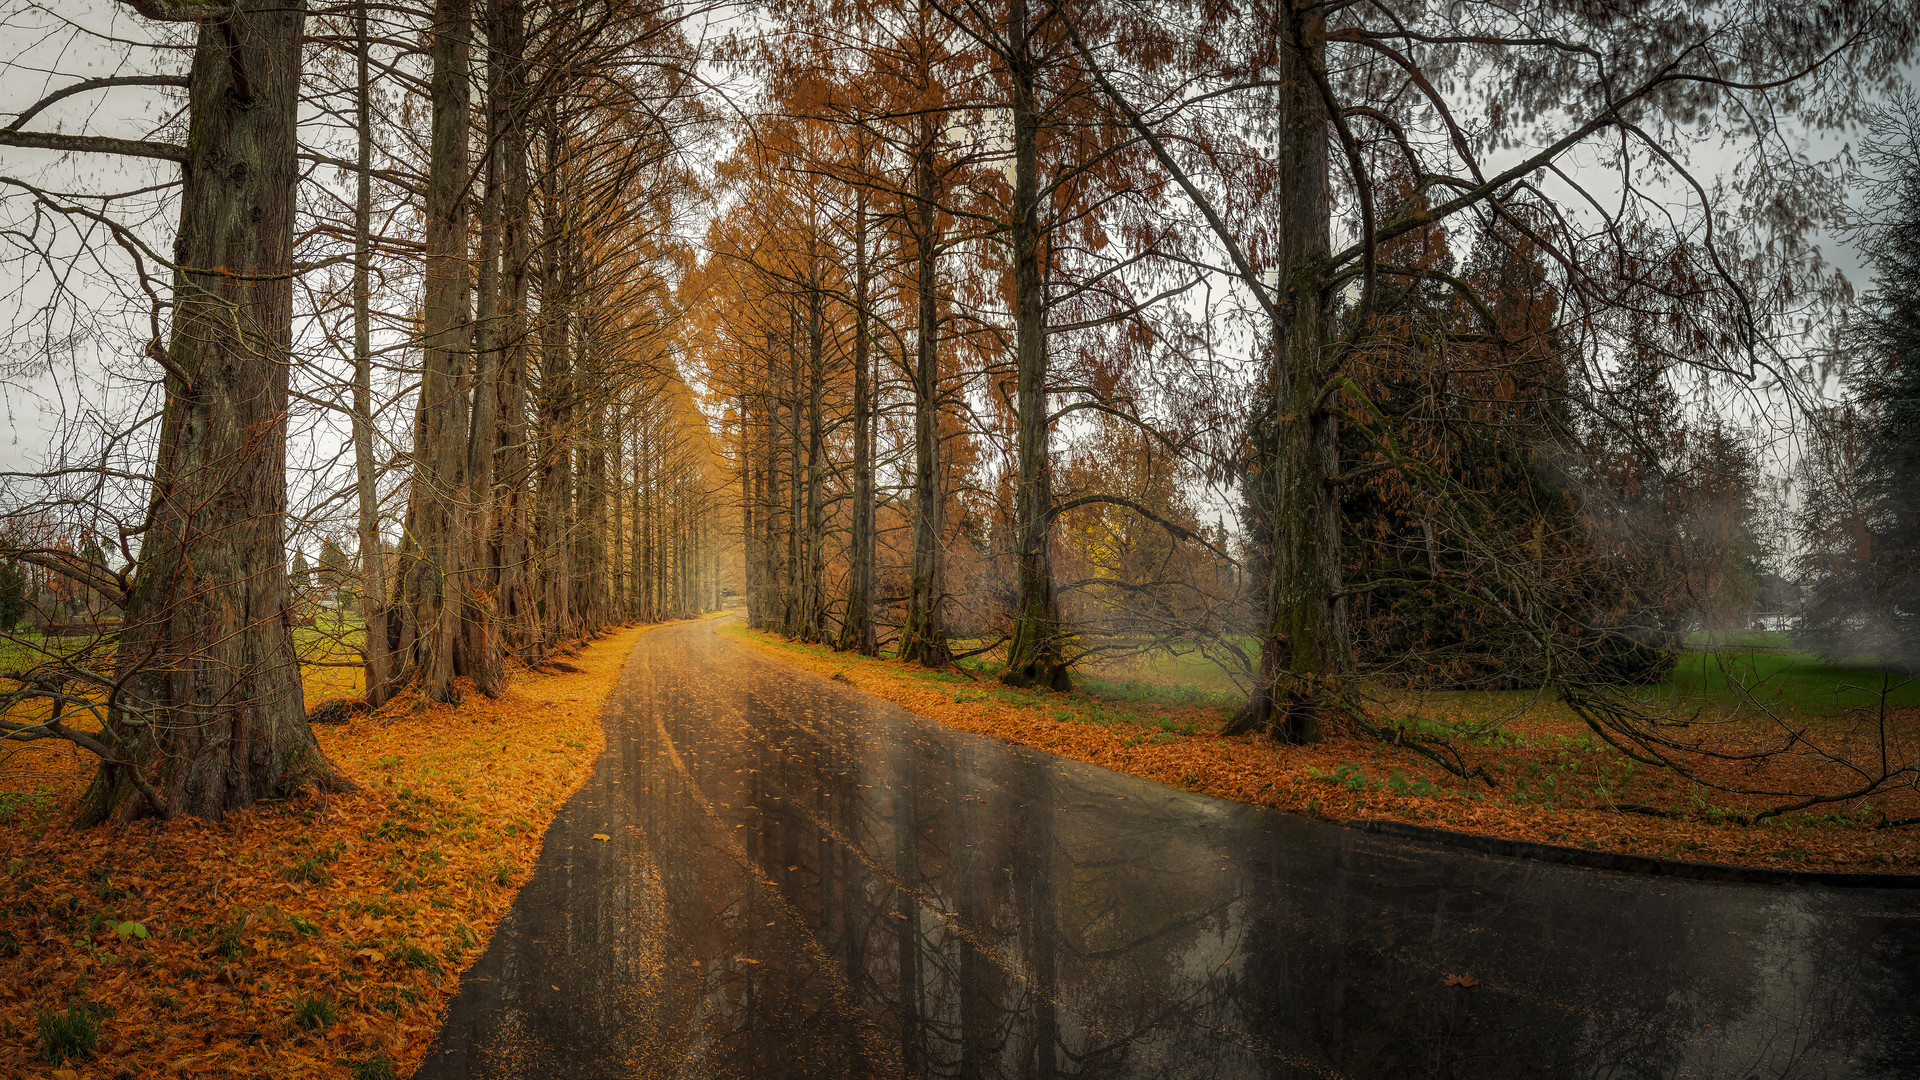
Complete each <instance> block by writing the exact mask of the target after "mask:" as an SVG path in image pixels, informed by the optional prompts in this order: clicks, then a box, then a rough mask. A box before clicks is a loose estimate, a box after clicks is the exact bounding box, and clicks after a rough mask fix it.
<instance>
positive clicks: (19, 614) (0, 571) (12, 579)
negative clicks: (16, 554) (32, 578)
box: [0, 562, 27, 633]
mask: <svg viewBox="0 0 1920 1080" xmlns="http://www.w3.org/2000/svg"><path fill="white" fill-rule="evenodd" d="M26 617H27V575H26V572H25V571H23V570H21V569H20V567H18V566H16V565H15V564H13V563H12V562H0V633H8V632H11V631H12V630H13V629H14V628H15V627H17V626H19V625H20V620H22V619H24V618H26Z"/></svg>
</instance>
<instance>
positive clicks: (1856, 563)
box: [1800, 91, 1920, 669]
mask: <svg viewBox="0 0 1920 1080" xmlns="http://www.w3.org/2000/svg"><path fill="white" fill-rule="evenodd" d="M1870 130H1871V133H1872V137H1871V138H1870V139H1868V140H1866V141H1865V142H1863V143H1862V147H1861V156H1862V166H1863V168H1864V170H1865V173H1864V175H1863V176H1862V177H1861V182H1862V186H1863V187H1864V188H1865V189H1866V206H1865V210H1864V213H1863V215H1862V217H1861V218H1860V219H1859V220H1858V221H1856V222H1855V224H1854V227H1853V233H1854V236H1855V237H1856V238H1857V239H1858V241H1859V243H1860V248H1861V250H1862V252H1863V253H1864V254H1865V255H1866V257H1867V259H1868V262H1869V264H1870V265H1871V266H1872V268H1873V275H1874V277H1873V289H1872V291H1871V292H1870V293H1868V295H1867V297H1866V300H1865V304H1864V310H1863V311H1862V313H1861V316H1862V317H1861V319H1860V321H1859V323H1858V325H1857V326H1856V328H1855V329H1854V330H1853V331H1852V332H1851V333H1850V334H1849V335H1847V336H1846V337H1845V338H1844V340H1843V345H1844V347H1845V348H1846V349H1847V350H1848V352H1849V354H1850V356H1849V359H1850V360H1851V363H1852V367H1851V370H1850V372H1849V374H1848V379H1847V390H1848V392H1849V396H1850V398H1851V401H1850V402H1849V404H1848V405H1847V406H1845V407H1844V408H1841V409H1836V410H1833V411H1831V412H1829V413H1826V414H1824V415H1822V416H1820V417H1819V418H1818V419H1817V420H1816V423H1815V425H1814V426H1813V430H1812V433H1811V438H1810V442H1811V444H1812V445H1811V446H1810V448H1809V452H1808V454H1807V455H1806V457H1805V458H1804V460H1803V463H1802V467H1801V470H1800V475H1801V479H1802V481H1803V484H1802V490H1803V495H1804V498H1805V503H1804V507H1803V510H1802V514H1801V522H1802V524H1801V533H1802V536H1803V538H1804V540H1805V541H1806V544H1807V548H1808V552H1807V554H1806V555H1805V556H1804V557H1803V558H1802V561H1801V565H1802V569H1803V571H1804V572H1805V576H1806V578H1807V579H1808V580H1807V582H1806V583H1807V584H1808V585H1810V586H1811V591H1810V593H1809V595H1808V597H1807V599H1806V606H1805V609H1804V613H1803V615H1802V617H1801V619H1800V632H1801V633H1802V634H1803V635H1805V637H1806V638H1807V640H1808V641H1809V643H1811V644H1812V645H1814V646H1815V647H1816V648H1818V649H1819V650H1820V651H1821V652H1823V653H1825V654H1826V655H1829V656H1840V655H1846V654H1860V653H1866V654H1871V655H1876V656H1879V657H1882V658H1884V659H1887V660H1891V661H1894V662H1897V663H1900V664H1903V665H1905V666H1907V667H1908V668H1909V669H1912V668H1914V667H1916V666H1920V96H1916V95H1915V94H1914V93H1913V92H1912V91H1908V92H1907V93H1906V94H1904V95H1902V96H1901V97H1900V98H1898V99H1896V100H1895V101H1894V102H1893V103H1891V104H1889V105H1887V106H1885V107H1883V108H1881V109H1879V110H1877V111H1876V112H1875V113H1874V115H1873V119H1872V125H1871V128H1870Z"/></svg>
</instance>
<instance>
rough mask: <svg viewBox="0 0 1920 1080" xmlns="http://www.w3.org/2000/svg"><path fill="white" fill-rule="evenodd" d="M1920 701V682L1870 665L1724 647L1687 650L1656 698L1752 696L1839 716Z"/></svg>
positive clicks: (1736, 699)
mask: <svg viewBox="0 0 1920 1080" xmlns="http://www.w3.org/2000/svg"><path fill="white" fill-rule="evenodd" d="M1883 689H1884V690H1886V691H1887V704H1888V705H1889V706H1902V705H1920V680H1916V679H1909V678H1905V677H1902V676H1900V675H1897V674H1889V673H1887V672H1883V671H1879V670H1876V669H1874V668H1872V667H1869V666H1865V665H1858V666H1855V665H1848V664H1834V663H1830V662H1828V661H1826V660H1823V659H1821V658H1820V657H1817V656H1815V655H1813V654H1812V653H1805V652H1772V651H1769V652H1752V651H1747V650H1738V649H1721V650H1715V651H1711V652H1693V651H1689V652H1684V653H1681V654H1680V658H1679V661H1678V662H1677V663H1676V664H1675V665H1674V668H1673V673H1672V674H1671V675H1670V676H1669V677H1668V678H1667V681H1666V682H1665V683H1663V684H1661V685H1660V686H1659V687H1656V688H1654V692H1655V694H1656V696H1667V697H1672V698H1676V699H1680V700H1688V701H1705V702H1710V703H1715V704H1723V705H1727V706H1738V705H1740V704H1743V703H1744V702H1745V701H1746V700H1747V698H1748V696H1749V695H1751V697H1752V700H1754V701H1757V702H1759V703H1760V704H1763V705H1766V706H1768V707H1770V708H1783V709H1787V710H1791V711H1794V712H1801V713H1815V714H1829V715H1830V714H1837V713H1840V712H1844V711H1847V710H1849V709H1859V708H1871V707H1874V706H1876V705H1878V703H1879V701H1880V692H1881V691H1882V690H1883Z"/></svg>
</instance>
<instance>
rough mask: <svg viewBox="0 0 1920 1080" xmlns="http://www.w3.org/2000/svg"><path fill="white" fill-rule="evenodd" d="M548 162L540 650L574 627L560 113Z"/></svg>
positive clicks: (550, 128) (550, 130) (552, 123)
mask: <svg viewBox="0 0 1920 1080" xmlns="http://www.w3.org/2000/svg"><path fill="white" fill-rule="evenodd" d="M546 139H547V169H546V175H545V176H544V177H543V179H542V185H543V187H544V188H545V191H544V192H543V197H542V203H543V206H544V223H545V227H546V235H545V236H544V237H543V238H542V239H543V240H544V241H545V243H544V245H543V246H544V248H545V251H544V254H543V259H542V262H543V266H542V279H543V280H542V282H541V289H540V320H541V326H540V397H541V408H540V412H541V429H542V430H541V439H540V442H541V446H540V488H539V504H538V505H539V520H538V522H537V531H538V537H537V542H538V545H539V551H540V571H539V575H540V585H539V609H540V650H541V653H542V655H544V654H545V653H546V652H547V651H549V650H551V649H552V648H554V647H555V646H557V645H558V644H559V643H560V642H561V641H563V640H565V639H567V638H570V637H571V636H572V635H573V615H572V611H571V608H570V605H569V600H570V598H571V597H570V590H569V589H568V583H569V582H570V581H571V580H572V568H571V563H572V532H573V446H572V438H573V432H572V413H573V406H572V394H573V391H572V371H571V366H570V362H569V361H570V355H571V354H570V346H569V343H568V330H569V324H570V322H571V321H572V320H571V313H570V310H569V305H570V302H571V297H570V296H569V294H568V287H569V284H570V282H571V279H572V271H571V267H570V265H569V264H570V261H571V258H570V249H571V245H572V235H571V231H570V230H569V228H568V225H567V222H566V221H565V220H564V219H563V217H562V212H561V210H560V200H559V197H558V194H557V192H556V191H555V190H554V188H555V185H557V184H558V182H559V181H558V178H557V176H556V173H557V170H558V168H559V159H560V132H559V123H558V120H557V119H555V118H554V117H552V116H551V115H549V117H548V122H547V131H546Z"/></svg>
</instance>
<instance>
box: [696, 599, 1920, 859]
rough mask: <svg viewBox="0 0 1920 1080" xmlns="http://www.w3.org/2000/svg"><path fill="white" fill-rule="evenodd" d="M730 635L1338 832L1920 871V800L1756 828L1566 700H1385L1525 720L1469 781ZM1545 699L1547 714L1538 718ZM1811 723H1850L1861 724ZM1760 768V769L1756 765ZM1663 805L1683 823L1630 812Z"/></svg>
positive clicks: (1193, 705)
mask: <svg viewBox="0 0 1920 1080" xmlns="http://www.w3.org/2000/svg"><path fill="white" fill-rule="evenodd" d="M725 632H726V633H728V634H730V635H733V636H735V637H736V638H737V639H739V640H740V641H742V642H743V643H745V644H748V645H750V646H752V647H753V648H756V649H759V650H761V651H763V652H764V653H766V654H768V655H770V656H774V657H776V658H778V659H780V660H783V661H785V662H788V663H791V664H794V665H796V666H799V667H802V668H805V669H807V670H810V671H814V672H816V673H819V674H822V675H826V676H829V677H832V678H836V679H839V680H840V681H842V682H846V683H848V684H850V685H852V686H854V687H856V688H858V689H860V690H864V691H866V692H868V693H871V694H874V695H875V696H878V697H881V698H885V699H887V700H890V701H893V702H895V703H897V704H900V705H902V706H904V707H906V708H908V709H910V710H912V711H914V712H917V713H919V714H921V715H923V716H928V717H931V718H933V719H936V720H939V721H942V722H944V723H947V724H950V725H952V726H954V727H957V728H960V729H962V730H965V731H971V732H974V733H976V734H981V735H988V736H993V737H997V738H1003V739H1007V740H1009V741H1012V742H1017V743H1021V744H1023V745H1027V746H1032V747H1036V748H1038V749H1041V750H1047V751H1050V752H1052V753H1056V754H1060V755H1061V756H1063V757H1069V758H1073V759H1075V760H1078V761H1085V762H1090V763H1092V764H1095V765H1100V766H1103V767H1105V768H1109V769H1113V770H1115V771H1118V772H1124V773H1128V774H1131V775H1134V776H1139V777H1143V778H1146V779H1149V780H1156V781H1159V782H1161V783H1165V784H1170V785H1172V786H1175V787H1180V788H1184V789H1187V790H1192V791H1199V792H1204V793H1206V794H1209V795H1213V796H1216V797H1219V798H1224V799H1232V800H1236V801H1239V802H1245V803H1252V804H1254V805H1259V806H1269V807H1275V808H1278V809H1283V810H1289V811H1293V812H1297V813H1304V814H1310V815H1315V816H1319V817H1324V818H1328V819H1330V820H1335V821H1345V820H1352V819H1356V818H1387V819H1392V820H1399V821H1409V822H1415V823H1419V824H1426V825H1435V826H1439V827H1442V828H1448V829H1457V830H1460V831H1463V832H1472V833H1480V834H1485V835H1492V836H1507V837H1516V838H1521V839H1528V840H1537V841H1542V842H1546V843H1557V844H1567V845H1571V846H1575V847H1588V848H1594V849H1598V850H1608V851H1624V852H1634V853H1638V854H1644V855H1656V856H1663V857H1667V858H1680V859H1693V860H1698V861H1708V862H1729V863H1739V864H1745V865H1758V866H1776V867H1782V868H1787V869H1809V870H1814V869H1820V870H1867V871H1884V872H1905V873H1915V872H1920V829H1914V828H1904V829H1876V828H1873V827H1872V825H1873V823H1874V822H1877V821H1879V820H1881V816H1882V815H1883V814H1884V815H1885V816H1887V817H1895V818H1898V817H1905V816H1909V815H1913V814H1916V813H1920V795H1916V793H1914V792H1912V791H1907V792H1902V793H1900V794H1898V795H1894V796H1887V797H1876V798H1875V799H1874V800H1872V801H1870V802H1869V803H1867V804H1864V805H1846V804H1842V805H1839V806H1836V807H1832V808H1828V809H1822V810H1820V811H1815V812H1806V813H1796V814H1790V815H1785V816H1783V817H1780V818H1773V819H1768V820H1766V821H1764V822H1762V823H1760V824H1757V825H1745V824H1740V823H1738V822H1737V821H1736V820H1735V819H1736V817H1737V816H1738V815H1739V814H1740V812H1741V811H1742V810H1744V809H1747V808H1750V807H1751V806H1753V805H1754V804H1755V802H1756V800H1751V799H1749V800H1740V799H1736V798H1732V797H1729V796H1726V795H1724V794H1721V793H1718V792H1714V791H1712V790H1710V789H1708V788H1706V787H1703V786H1701V785H1698V784H1693V783H1690V782H1688V781H1686V780H1684V779H1682V778H1680V777H1678V776H1676V775H1674V774H1673V773H1671V772H1669V771H1666V770H1661V769H1652V768H1648V767H1646V766H1642V765H1640V764H1639V763H1637V762H1634V761H1632V760H1631V759H1629V758H1627V757H1625V756H1624V755H1622V754H1620V753H1619V752H1617V751H1615V750H1613V749H1612V748H1611V747H1608V746H1607V745H1606V744H1605V743H1603V742H1600V741H1599V740H1598V739H1596V738H1594V737H1593V736H1592V735H1591V734H1590V733H1588V732H1587V731H1586V730H1585V729H1584V728H1582V727H1580V726H1578V725H1577V724H1576V723H1574V722H1573V720H1572V718H1571V717H1569V716H1567V715H1565V711H1564V710H1563V709H1561V708H1559V707H1558V706H1556V705H1554V704H1552V703H1551V702H1532V701H1531V699H1530V698H1529V696H1527V695H1514V694H1462V693H1454V694H1444V695H1418V696H1416V695H1402V696H1400V697H1398V698H1394V699H1390V700H1388V701H1387V702H1385V705H1386V706H1387V711H1388V712H1389V713H1390V714H1391V715H1392V716H1393V722H1394V723H1397V724H1401V725H1404V726H1406V727H1409V728H1413V729H1416V730H1417V729H1418V728H1419V727H1420V726H1421V725H1423V724H1439V723H1447V722H1456V721H1467V720H1473V719H1476V718H1484V717H1485V716H1486V715H1488V714H1490V713H1514V714H1516V715H1515V716H1514V718H1513V719H1511V720H1510V721H1508V722H1507V723H1506V724H1505V725H1504V726H1503V727H1501V728H1500V729H1498V730H1496V731H1493V732H1490V733H1488V734H1487V735H1484V736H1480V737H1476V738H1470V739H1462V740H1461V745H1460V749H1461V752H1462V753H1463V755H1464V756H1465V757H1466V759H1467V761H1468V762H1469V763H1470V764H1472V765H1476V766H1479V767H1481V768H1484V769H1485V770H1486V771H1487V772H1488V773H1489V774H1490V775H1491V776H1492V777H1493V778H1494V783H1493V784H1492V785H1488V784H1485V783H1481V782H1479V781H1475V782H1472V783H1467V782H1463V781H1461V780H1460V779H1458V778H1457V777H1455V776H1453V775H1452V774H1450V773H1448V772H1446V771H1444V770H1442V769H1440V768H1438V767H1437V766H1435V765H1434V764H1433V763H1432V762H1431V761H1429V760H1428V759H1426V758H1424V757H1421V756H1420V755H1418V754H1417V753H1415V752H1413V751H1412V750H1410V749H1407V748H1404V747H1397V746H1392V745H1386V744H1382V743H1380V742H1378V741H1375V740H1371V739H1366V740H1362V739H1353V738H1343V737H1337V736H1336V737H1331V738H1327V739H1325V740H1323V741H1322V742H1319V743H1316V744H1314V745H1312V746H1305V747H1289V746H1281V745H1278V744H1275V743H1273V742H1272V741H1271V740H1268V739H1264V738H1250V737H1239V738H1224V737H1222V736H1221V735H1220V729H1221V726H1222V724H1223V723H1224V722H1225V720H1226V718H1227V715H1228V707H1227V706H1228V705H1229V703H1230V702H1229V700H1223V699H1219V695H1218V692H1217V691H1212V690H1208V689H1202V690H1200V691H1197V692H1195V691H1191V690H1187V691H1183V690H1182V689H1181V688H1180V687H1178V686H1169V685H1164V684H1159V683H1155V682H1142V681H1140V680H1133V681H1131V682H1129V681H1111V680H1102V679H1099V678H1093V679H1087V680H1083V682H1084V686H1083V687H1082V689H1080V690H1078V691H1076V692H1075V693H1072V694H1055V693H1051V692H1048V691H1027V690H1011V689H1008V688H1006V687H1003V686H1001V685H999V684H998V683H997V682H995V681H993V679H992V677H991V675H988V674H985V673H982V674H980V675H978V676H976V677H975V678H971V679H970V678H968V677H967V676H965V675H956V674H953V673H950V672H930V671H926V670H925V669H921V668H918V667H914V666H910V665H905V664H901V663H898V662H896V661H892V660H874V659H868V658H865V657H858V656H851V655H847V654H841V653H834V652H832V651H831V650H829V649H827V648H825V647H823V646H806V645H799V644H795V643H793V642H789V641H786V640H785V639H782V638H779V637H776V636H773V635H768V634H763V633H759V632H755V631H751V630H747V629H745V628H744V627H742V626H740V625H738V624H735V625H733V626H729V627H728V628H727V629H726V631H725ZM1529 706H1530V707H1529ZM1809 722H1810V723H1826V724H1831V725H1844V724H1845V723H1847V721H1846V720H1845V719H1843V718H1829V719H1825V720H1810V721H1809ZM1725 723H1726V724H1727V725H1729V726H1727V727H1725V728H1723V729H1716V731H1717V732H1718V734H1717V736H1716V737H1717V738H1719V739H1720V740H1721V741H1722V743H1723V745H1726V746H1734V745H1736V744H1737V743H1738V741H1739V740H1740V739H1742V738H1749V737H1754V736H1756V735H1757V732H1756V731H1755V730H1754V729H1752V728H1751V727H1741V726H1739V725H1741V724H1751V723H1752V721H1751V720H1739V719H1728V720H1727V721H1725ZM1896 726H1897V728H1898V730H1899V736H1900V738H1902V739H1906V740H1910V739H1912V738H1913V737H1914V736H1915V735H1916V734H1920V710H1911V709H1910V710H1901V711H1900V712H1899V713H1898V714H1897V716H1896ZM1742 768H1745V766H1742ZM1766 769H1767V770H1771V772H1770V773H1763V774H1754V773H1752V772H1749V773H1748V774H1747V779H1750V780H1752V779H1758V780H1770V779H1771V780H1781V781H1794V782H1805V781H1809V780H1810V781H1814V782H1820V781H1823V780H1825V779H1827V777H1825V776H1824V775H1799V774H1795V770H1799V771H1800V772H1801V773H1802V774H1804V773H1805V772H1806V770H1810V769H1811V770H1815V771H1816V772H1817V771H1818V767H1817V766H1814V765H1809V764H1808V763H1807V762H1805V761H1804V760H1798V759H1792V760H1783V761H1777V762H1773V763H1770V764H1768V765H1767V766H1766ZM1623 806H1640V807H1648V808H1652V809H1655V810H1658V811H1660V812H1662V813H1664V814H1667V815H1670V816H1667V817H1656V816H1649V815H1646V814H1642V813H1635V812H1627V811H1623V810H1621V809H1620V808H1621V807H1623Z"/></svg>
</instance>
